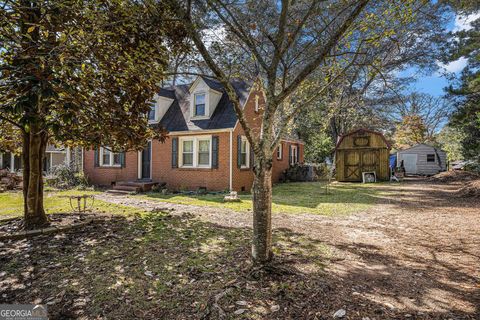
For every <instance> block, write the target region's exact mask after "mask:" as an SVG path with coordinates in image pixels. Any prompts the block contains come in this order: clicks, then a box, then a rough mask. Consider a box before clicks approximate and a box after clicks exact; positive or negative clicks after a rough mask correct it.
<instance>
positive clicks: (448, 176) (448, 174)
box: [428, 170, 480, 183]
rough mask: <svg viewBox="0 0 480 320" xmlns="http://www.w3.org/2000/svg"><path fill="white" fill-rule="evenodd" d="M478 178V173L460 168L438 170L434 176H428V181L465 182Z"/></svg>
mask: <svg viewBox="0 0 480 320" xmlns="http://www.w3.org/2000/svg"><path fill="white" fill-rule="evenodd" d="M477 179H480V175H478V174H476V173H474V172H469V171H461V170H451V171H445V172H440V173H438V174H436V175H434V176H431V177H429V178H428V180H429V181H432V182H439V183H451V182H465V181H472V180H477Z"/></svg>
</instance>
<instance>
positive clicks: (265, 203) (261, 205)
mask: <svg viewBox="0 0 480 320" xmlns="http://www.w3.org/2000/svg"><path fill="white" fill-rule="evenodd" d="M270 160H271V159H270ZM254 171H255V177H254V180H253V241H252V257H253V262H254V264H257V265H265V264H266V263H268V262H269V261H270V260H271V259H272V257H273V254H272V165H271V161H268V160H267V161H265V159H258V161H256V167H255V170H254Z"/></svg>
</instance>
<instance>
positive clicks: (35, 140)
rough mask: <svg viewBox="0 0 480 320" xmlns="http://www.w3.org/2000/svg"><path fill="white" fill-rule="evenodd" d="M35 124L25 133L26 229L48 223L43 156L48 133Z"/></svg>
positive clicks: (24, 183)
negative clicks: (44, 194) (45, 204)
mask: <svg viewBox="0 0 480 320" xmlns="http://www.w3.org/2000/svg"><path fill="white" fill-rule="evenodd" d="M36 129H38V128H35V126H33V127H32V128H31V130H30V132H29V133H26V134H24V147H23V151H24V154H23V159H24V169H23V170H24V171H23V177H24V181H23V195H24V217H25V229H36V228H41V227H43V226H46V225H48V218H47V216H46V214H45V210H44V208H43V176H42V167H43V158H44V157H45V149H46V146H47V141H48V137H47V134H46V133H44V132H42V131H40V130H36Z"/></svg>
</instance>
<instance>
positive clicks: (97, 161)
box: [93, 148, 100, 167]
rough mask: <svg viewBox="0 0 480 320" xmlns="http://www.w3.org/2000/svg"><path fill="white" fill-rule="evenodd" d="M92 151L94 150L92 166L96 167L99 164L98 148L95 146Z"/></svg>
mask: <svg viewBox="0 0 480 320" xmlns="http://www.w3.org/2000/svg"><path fill="white" fill-rule="evenodd" d="M93 152H94V153H93V166H94V167H98V166H99V165H100V161H99V152H98V148H95V149H94V151H93Z"/></svg>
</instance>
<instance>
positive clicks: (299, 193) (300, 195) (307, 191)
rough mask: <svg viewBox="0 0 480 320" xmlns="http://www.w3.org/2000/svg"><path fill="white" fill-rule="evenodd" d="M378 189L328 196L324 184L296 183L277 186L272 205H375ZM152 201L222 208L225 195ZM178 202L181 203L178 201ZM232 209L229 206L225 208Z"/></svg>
mask: <svg viewBox="0 0 480 320" xmlns="http://www.w3.org/2000/svg"><path fill="white" fill-rule="evenodd" d="M375 193H376V190H375V188H371V187H365V186H362V185H361V184H353V183H342V184H335V185H331V186H330V187H329V190H328V193H326V189H325V183H324V182H295V183H282V184H277V185H275V186H274V188H273V196H272V202H273V204H274V205H283V206H288V207H298V208H310V209H314V208H318V207H319V206H321V205H330V204H347V205H348V204H366V205H368V204H372V203H374V202H375V197H374V195H375ZM147 197H148V198H150V199H158V200H166V201H173V202H176V201H175V198H178V197H184V198H186V199H187V204H188V202H189V201H188V200H192V204H195V202H196V201H201V202H205V203H206V204H208V203H212V204H215V205H223V204H224V201H223V198H224V194H208V195H196V194H170V195H162V194H159V193H147ZM239 197H240V199H242V200H243V201H251V199H252V197H251V195H249V194H240V195H239ZM177 201H181V200H178V199H177ZM197 203H198V202H197ZM226 206H227V207H228V206H231V205H230V204H229V205H226Z"/></svg>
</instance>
